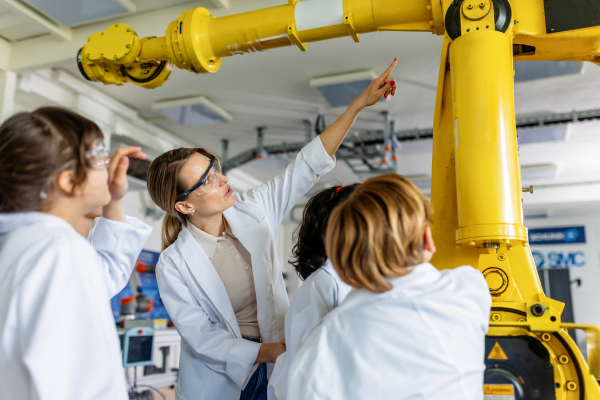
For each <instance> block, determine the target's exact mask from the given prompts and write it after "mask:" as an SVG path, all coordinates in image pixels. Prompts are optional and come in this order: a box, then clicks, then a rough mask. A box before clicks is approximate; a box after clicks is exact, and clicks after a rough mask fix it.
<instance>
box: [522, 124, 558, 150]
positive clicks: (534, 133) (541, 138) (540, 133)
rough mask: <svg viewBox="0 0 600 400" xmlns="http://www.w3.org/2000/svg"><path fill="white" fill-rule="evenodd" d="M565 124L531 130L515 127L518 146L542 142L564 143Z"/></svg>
mask: <svg viewBox="0 0 600 400" xmlns="http://www.w3.org/2000/svg"><path fill="white" fill-rule="evenodd" d="M567 127H568V125H567V124H561V125H546V126H539V127H532V128H518V127H517V141H518V142H519V145H522V144H529V143H543V142H564V141H565V139H566V138H567Z"/></svg>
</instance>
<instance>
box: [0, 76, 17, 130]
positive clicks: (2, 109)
mask: <svg viewBox="0 0 600 400" xmlns="http://www.w3.org/2000/svg"><path fill="white" fill-rule="evenodd" d="M16 88H17V74H16V73H14V72H12V71H0V123H2V122H4V121H5V120H6V119H7V118H8V117H10V116H11V115H12V114H13V113H14V110H15V90H16Z"/></svg>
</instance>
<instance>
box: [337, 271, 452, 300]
mask: <svg viewBox="0 0 600 400" xmlns="http://www.w3.org/2000/svg"><path fill="white" fill-rule="evenodd" d="M441 275H442V274H441V272H440V271H439V270H438V269H437V268H436V267H434V266H433V265H431V264H430V263H423V264H419V265H416V266H415V267H414V268H413V270H412V272H411V273H410V274H408V275H404V276H399V277H397V278H388V279H387V281H388V282H389V283H391V284H392V286H393V288H392V289H391V290H388V291H387V292H384V293H373V292H369V291H368V290H366V289H355V290H352V291H351V292H350V294H349V295H348V297H346V300H344V305H345V306H347V307H350V305H351V304H353V303H357V304H362V303H364V302H365V301H368V300H369V299H375V298H377V297H379V296H386V295H392V294H394V293H400V292H401V293H402V294H403V295H404V296H406V297H412V296H414V295H416V294H419V293H423V291H426V290H428V284H432V283H434V282H435V281H437V280H438V279H439V278H440V277H441Z"/></svg>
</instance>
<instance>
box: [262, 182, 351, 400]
mask: <svg viewBox="0 0 600 400" xmlns="http://www.w3.org/2000/svg"><path fill="white" fill-rule="evenodd" d="M357 186H358V184H354V185H349V186H338V187H332V188H329V189H325V190H322V191H320V192H319V193H317V194H315V195H314V196H313V197H311V198H310V200H309V201H308V202H307V203H306V206H305V207H304V212H303V215H302V222H301V223H300V225H299V226H298V230H297V242H296V245H295V246H294V248H293V250H292V253H293V255H294V260H293V261H292V265H293V266H294V268H295V269H296V272H297V273H298V276H300V278H301V279H302V280H303V281H304V283H303V284H302V286H300V289H298V292H297V293H296V295H295V296H294V300H293V301H292V302H291V304H290V308H289V309H288V312H287V314H286V316H285V343H286V348H287V349H286V352H285V353H283V354H282V355H281V356H279V357H278V358H277V361H276V363H275V369H274V370H273V375H272V376H271V381H270V382H269V400H274V399H279V400H283V399H286V398H287V382H288V379H289V369H290V366H291V364H292V361H293V360H294V355H295V354H296V352H297V351H298V349H299V348H300V346H301V345H302V343H303V342H304V340H306V338H307V337H308V335H309V334H310V333H311V332H312V330H313V329H314V328H315V327H316V326H317V325H318V324H319V322H320V321H321V319H323V317H324V316H325V315H327V313H328V312H330V311H331V310H333V309H334V308H336V307H337V306H339V305H340V304H342V301H344V299H345V298H346V296H347V295H348V293H349V292H350V290H351V289H352V287H351V286H349V285H348V284H346V283H344V282H343V281H342V280H341V279H340V277H339V275H338V274H337V272H336V271H335V269H334V268H333V265H332V264H331V262H330V261H329V260H328V259H327V253H326V252H325V232H326V229H327V222H328V221H329V216H330V215H331V212H332V211H333V209H334V208H335V207H336V206H337V205H338V204H340V203H341V202H343V201H344V200H346V199H347V198H348V196H350V194H351V193H352V192H354V189H356V187H357Z"/></svg>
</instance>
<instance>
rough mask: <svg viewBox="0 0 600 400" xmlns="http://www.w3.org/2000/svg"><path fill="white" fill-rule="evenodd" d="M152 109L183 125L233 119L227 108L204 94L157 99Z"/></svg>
mask: <svg viewBox="0 0 600 400" xmlns="http://www.w3.org/2000/svg"><path fill="white" fill-rule="evenodd" d="M152 109H153V110H159V111H160V112H161V113H162V114H163V115H165V116H167V117H168V118H170V119H172V120H174V121H176V122H178V123H180V124H181V125H184V126H198V125H208V124H214V123H221V122H229V121H231V120H232V119H233V117H232V116H231V114H229V113H228V112H227V110H225V109H224V108H222V107H220V106H219V105H217V104H215V103H213V102H212V101H210V100H209V99H207V98H206V97H204V96H192V97H180V98H177V99H166V100H158V101H155V102H154V103H152Z"/></svg>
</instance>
